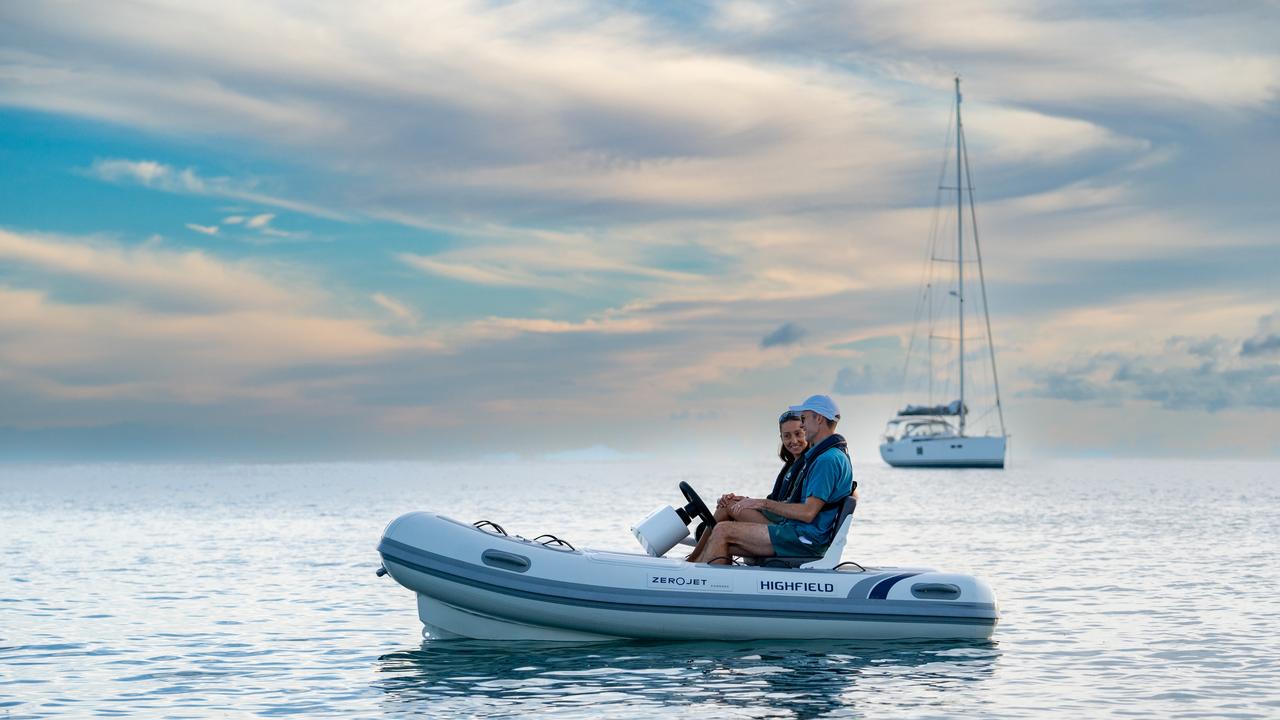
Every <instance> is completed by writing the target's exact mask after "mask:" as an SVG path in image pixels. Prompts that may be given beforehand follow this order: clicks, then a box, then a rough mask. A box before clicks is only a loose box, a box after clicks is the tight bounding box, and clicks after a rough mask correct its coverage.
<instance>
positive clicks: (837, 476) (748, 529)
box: [689, 395, 853, 565]
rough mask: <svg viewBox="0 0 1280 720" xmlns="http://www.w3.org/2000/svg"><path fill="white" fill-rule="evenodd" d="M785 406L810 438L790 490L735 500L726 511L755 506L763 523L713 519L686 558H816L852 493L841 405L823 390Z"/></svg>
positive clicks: (744, 513) (746, 511) (746, 512)
mask: <svg viewBox="0 0 1280 720" xmlns="http://www.w3.org/2000/svg"><path fill="white" fill-rule="evenodd" d="M790 410H791V412H795V413H799V415H800V422H801V425H802V426H803V428H804V434H805V437H806V438H807V439H808V441H809V449H808V450H807V451H806V452H805V454H804V457H802V458H801V459H800V461H799V462H802V463H803V466H802V467H801V468H800V470H799V471H798V474H797V475H796V476H795V480H794V482H793V484H792V486H791V487H792V491H791V493H790V494H789V496H788V497H787V498H780V499H778V500H762V499H759V498H749V497H744V498H742V499H740V500H738V501H737V502H736V503H734V505H733V507H732V508H731V509H730V513H729V514H730V515H732V516H733V517H735V518H738V517H743V518H745V517H749V516H750V515H751V514H752V513H751V511H755V512H759V513H760V514H761V515H763V517H764V519H765V520H766V522H765V523H761V522H758V521H757V522H751V521H742V520H726V521H724V522H719V523H716V526H715V527H714V528H712V529H711V532H710V533H709V534H708V536H707V538H706V543H705V545H704V546H703V547H702V549H701V550H700V551H695V552H694V553H693V554H692V555H690V556H689V560H690V561H691V562H709V563H718V564H724V565H727V564H729V563H730V562H732V556H734V555H746V556H750V557H775V556H778V557H821V556H822V554H823V553H825V552H826V550H827V546H829V545H830V544H831V540H832V536H833V535H834V534H835V530H836V528H835V518H836V515H837V514H838V513H839V503H840V501H842V500H843V499H844V498H846V497H848V496H849V495H850V494H851V493H852V492H853V465H852V463H850V462H849V454H848V446H847V444H846V443H845V440H844V438H843V437H841V436H839V435H837V434H835V429H836V423H838V422H839V420H840V410H839V408H837V407H836V404H835V401H834V400H832V399H831V398H830V397H828V396H826V395H813V396H811V397H809V398H808V399H807V400H805V401H804V402H803V403H801V404H799V405H793V406H792V407H791V408H790Z"/></svg>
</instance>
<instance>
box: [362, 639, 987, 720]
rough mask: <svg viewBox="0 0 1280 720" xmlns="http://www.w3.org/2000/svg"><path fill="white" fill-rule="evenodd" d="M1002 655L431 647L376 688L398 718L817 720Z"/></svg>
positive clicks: (668, 645)
mask: <svg viewBox="0 0 1280 720" xmlns="http://www.w3.org/2000/svg"><path fill="white" fill-rule="evenodd" d="M999 656H1000V651H999V649H998V647H997V646H996V644H995V643H937V642H932V643H919V644H917V643H901V642H897V643H892V644H889V643H884V644H881V643H874V644H873V643H865V642H864V643H854V642H836V641H821V642H807V643H766V642H759V641H753V642H715V643H708V642H699V643H673V642H660V641H635V642H625V643H612V644H603V645H602V644H583V645H571V646H565V645H563V644H545V643H500V644H499V643H481V642H473V641H431V640H427V641H424V642H423V643H422V646H421V647H420V648H418V649H415V650H409V651H405V652H397V653H392V654H389V655H384V656H383V657H381V658H379V660H378V666H377V671H378V673H379V675H380V677H379V678H378V679H377V680H376V682H375V685H376V686H377V687H378V689H380V690H381V691H382V692H383V693H385V698H386V703H385V706H386V711H387V712H388V714H392V715H399V714H414V713H426V714H429V715H433V716H451V715H457V716H475V717H509V716H513V715H522V714H524V713H533V712H547V711H553V712H555V713H556V714H557V715H558V716H561V717H638V716H655V715H657V716H675V715H686V714H688V712H689V711H691V710H696V711H697V714H698V715H708V714H712V715H714V714H727V715H737V716H742V715H746V716H753V717H795V718H811V717H817V716H820V715H832V714H834V715H846V714H861V713H862V712H865V711H866V710H867V708H866V707H863V708H862V709H861V710H859V709H858V707H859V703H865V702H866V701H867V700H868V699H869V696H870V695H874V691H875V689H876V687H877V686H879V685H880V684H881V682H882V681H884V680H886V679H890V678H891V679H892V680H893V681H894V684H895V685H899V686H901V683H902V681H903V680H904V679H905V680H907V681H908V683H909V685H910V686H912V687H913V688H914V689H915V691H916V692H918V693H921V694H923V695H928V694H932V693H933V692H939V691H947V690H949V689H954V688H955V687H957V686H963V685H969V684H972V683H975V682H980V681H983V680H985V679H987V678H988V677H990V676H991V674H992V672H993V670H994V667H995V663H996V661H997V659H998V658H999ZM918 697H919V696H918ZM872 704H878V703H877V702H873V703H872Z"/></svg>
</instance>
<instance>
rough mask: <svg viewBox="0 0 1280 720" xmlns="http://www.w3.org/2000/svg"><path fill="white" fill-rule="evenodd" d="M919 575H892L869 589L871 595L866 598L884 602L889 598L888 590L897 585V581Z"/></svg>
mask: <svg viewBox="0 0 1280 720" xmlns="http://www.w3.org/2000/svg"><path fill="white" fill-rule="evenodd" d="M919 574H920V573H902V574H901V575H894V576H893V577H891V578H886V579H884V580H881V581H880V582H878V583H876V586H875V587H873V588H871V594H870V595H868V596H867V598H868V599H871V600H884V599H885V598H887V597H889V589H890V588H892V587H893V586H894V585H897V584H898V581H899V580H906V579H907V578H909V577H915V576H916V575H919Z"/></svg>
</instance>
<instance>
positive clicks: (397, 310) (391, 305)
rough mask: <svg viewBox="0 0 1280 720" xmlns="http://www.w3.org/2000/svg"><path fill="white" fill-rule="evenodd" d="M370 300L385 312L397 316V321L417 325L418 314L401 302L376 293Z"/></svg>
mask: <svg viewBox="0 0 1280 720" xmlns="http://www.w3.org/2000/svg"><path fill="white" fill-rule="evenodd" d="M369 298H370V299H371V300H373V301H374V302H375V303H377V304H378V306H379V307H381V308H382V309H383V310H386V311H387V312H389V313H391V314H392V315H393V316H395V318H396V319H397V320H403V321H405V322H408V323H416V322H417V321H418V317H417V314H416V313H414V312H413V311H412V310H410V309H409V307H408V306H407V305H405V304H404V303H402V302H400V301H399V300H396V299H394V298H391V297H389V296H387V295H384V294H382V293H374V294H372V295H370V296H369Z"/></svg>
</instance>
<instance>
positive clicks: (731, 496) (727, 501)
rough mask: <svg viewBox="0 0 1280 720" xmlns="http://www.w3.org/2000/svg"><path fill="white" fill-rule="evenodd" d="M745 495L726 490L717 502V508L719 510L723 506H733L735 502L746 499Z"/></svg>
mask: <svg viewBox="0 0 1280 720" xmlns="http://www.w3.org/2000/svg"><path fill="white" fill-rule="evenodd" d="M745 497H746V496H744V495H735V493H731V492H726V493H724V495H722V496H721V498H719V500H718V501H717V502H716V509H717V510H719V509H721V507H732V506H733V503H735V502H737V501H740V500H744V498H745Z"/></svg>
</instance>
